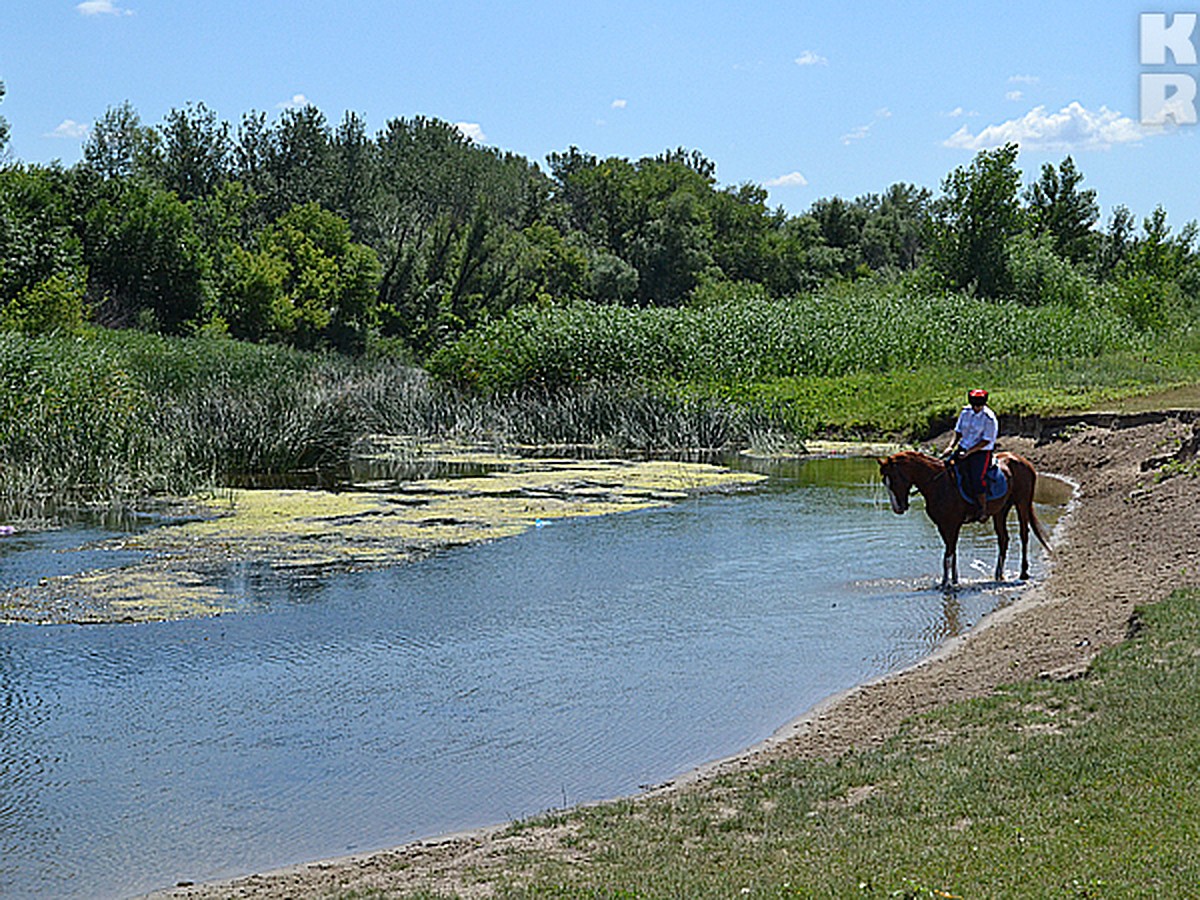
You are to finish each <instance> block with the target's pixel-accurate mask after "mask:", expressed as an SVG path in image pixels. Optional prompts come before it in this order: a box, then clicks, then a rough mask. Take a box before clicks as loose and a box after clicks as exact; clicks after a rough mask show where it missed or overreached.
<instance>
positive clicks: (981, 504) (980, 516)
mask: <svg viewBox="0 0 1200 900" xmlns="http://www.w3.org/2000/svg"><path fill="white" fill-rule="evenodd" d="M975 505H976V506H977V507H978V508H979V511H978V513H977V515H976V517H975V521H976V522H986V521H987V520H988V514H987V495H986V494H980V495H979V496H978V497H976V498H975Z"/></svg>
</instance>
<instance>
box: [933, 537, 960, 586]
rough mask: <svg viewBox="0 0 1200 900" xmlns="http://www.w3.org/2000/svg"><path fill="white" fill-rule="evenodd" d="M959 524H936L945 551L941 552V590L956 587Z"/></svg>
mask: <svg viewBox="0 0 1200 900" xmlns="http://www.w3.org/2000/svg"><path fill="white" fill-rule="evenodd" d="M959 527H961V526H959V525H938V531H940V532H941V534H942V543H944V544H945V545H946V551H945V553H943V554H942V590H943V591H945V590H949V589H950V587H951V586H953V587H958V530H959Z"/></svg>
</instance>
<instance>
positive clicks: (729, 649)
mask: <svg viewBox="0 0 1200 900" xmlns="http://www.w3.org/2000/svg"><path fill="white" fill-rule="evenodd" d="M1040 515H1041V516H1042V518H1043V521H1045V522H1046V523H1047V525H1050V524H1052V522H1053V520H1054V511H1053V510H1049V509H1045V508H1043V509H1041V511H1040ZM1012 518H1013V519H1014V520H1015V515H1014V516H1013V517H1012ZM1013 525H1014V527H1013V531H1014V532H1015V521H1014V523H1013ZM98 536H100V534H99V533H97V532H89V531H60V532H54V533H51V534H48V535H44V536H41V537H39V538H36V539H24V540H22V541H19V542H15V543H12V544H10V545H7V546H4V547H0V582H2V583H3V586H5V587H8V586H12V585H14V584H17V583H20V582H21V581H22V579H25V580H28V579H29V578H33V577H37V576H38V575H45V574H47V573H48V572H50V571H55V572H57V571H62V570H67V569H70V568H71V567H75V568H85V567H91V566H95V565H101V564H106V563H108V564H112V563H117V562H120V560H119V559H112V560H106V559H104V558H100V557H98V556H97V554H96V553H95V552H93V551H78V550H72V549H71V548H72V547H77V546H80V545H81V544H85V543H86V542H87V541H88V540H90V539H94V538H96V537H98ZM1014 538H1015V535H1014ZM1012 555H1013V556H1014V557H1015V558H1016V559H1017V560H1018V561H1019V542H1018V541H1016V540H1015V539H1014V546H1013V549H1012ZM994 558H995V539H994V537H992V536H991V530H990V527H987V528H984V527H969V528H968V529H967V530H966V533H965V535H964V540H963V543H962V545H961V547H960V552H959V562H960V569H961V570H962V574H963V576H964V580H965V581H966V582H967V584H966V585H965V587H964V588H963V589H962V590H960V591H959V592H958V593H957V594H956V595H954V596H945V595H943V594H942V592H940V591H939V590H937V589H936V588H935V577H938V576H940V570H941V543H940V540H939V538H938V536H937V533H936V531H935V530H934V529H933V527H932V525H931V524H930V523H929V521H928V520H927V519H926V517H925V516H924V513H923V511H922V509H921V507H920V503H919V501H918V503H917V504H915V506H914V509H913V510H912V511H911V512H910V513H909V514H908V515H906V516H903V517H897V516H895V515H893V514H892V513H891V512H890V510H889V508H888V505H887V502H886V499H885V497H884V495H883V489H882V487H881V486H880V485H879V483H878V478H877V467H876V466H875V465H874V463H873V462H870V461H864V460H846V459H840V460H812V461H807V462H804V463H800V464H794V465H791V466H787V467H781V468H778V469H776V470H775V471H774V473H773V477H772V479H771V480H770V481H769V482H768V483H767V484H766V485H765V486H764V487H762V488H759V489H757V490H754V491H751V492H745V493H737V494H732V495H724V494H708V495H702V496H697V497H695V498H692V499H689V500H686V501H684V502H680V503H678V504H676V505H674V506H671V507H670V508H666V509H655V510H648V511H642V512H635V513H626V514H621V515H614V516H608V517H603V518H592V519H576V520H570V521H560V522H552V523H549V524H546V525H545V526H544V527H539V528H536V529H533V530H530V531H528V532H527V533H525V534H523V535H521V536H519V537H515V538H509V539H504V540H500V541H497V542H494V543H490V544H484V545H478V546H473V547H468V548H460V549H456V550H452V551H447V552H444V553H442V554H439V555H436V556H434V557H432V558H430V559H427V560H424V561H421V562H419V563H414V564H410V565H405V566H399V567H395V568H391V569H386V570H381V571H373V572H360V573H350V574H339V575H326V576H320V577H311V576H310V577H303V576H296V575H294V574H293V575H289V576H283V575H280V574H277V573H272V572H271V571H269V570H265V569H262V568H256V567H254V566H244V567H241V568H239V569H237V570H234V571H231V572H229V573H228V578H229V580H230V586H232V587H233V588H235V589H236V591H237V592H238V593H240V594H242V595H244V596H245V597H246V598H247V603H246V605H245V611H243V612H239V613H236V614H232V615H226V616H221V617H217V618H209V619H199V620H189V621H177V622H163V623H149V624H140V625H108V626H40V627H39V626H32V625H6V626H0V729H2V734H3V744H2V747H0V772H2V773H3V779H2V782H0V895H3V896H16V897H26V896H28V897H85V896H86V897H101V898H103V897H128V896H131V895H134V894H138V893H141V892H145V891H149V890H152V889H155V888H162V887H168V886H171V885H173V884H175V883H176V882H179V881H200V880H208V879H214V878H221V877H228V876H233V875H237V874H243V873H247V872H251V871H257V870H262V869H265V868H272V867H278V866H282V865H287V864H291V863H296V862H301V861H305V860H312V859H317V858H324V857H330V856H338V855H344V854H347V853H353V852H362V851H367V850H370V849H376V848H380V847H384V846H390V845H395V844H399V843H403V842H406V841H410V840H413V839H417V838H420V837H427V836H432V835H435V834H438V833H443V832H446V831H452V830H461V829H465V828H470V827H475V826H480V825H485V824H493V823H498V822H503V821H506V820H509V819H513V818H518V817H525V816H529V815H532V814H536V813H539V812H543V811H547V810H550V809H554V808H558V807H562V806H564V805H573V804H577V803H581V802H587V801H593V800H598V799H602V798H608V797H615V796H621V795H626V794H630V793H633V792H636V791H638V790H639V789H640V788H642V787H643V786H646V785H651V784H656V783H661V782H663V781H665V780H669V779H671V778H673V777H675V776H677V775H680V774H681V773H684V772H686V771H688V770H690V769H692V768H694V767H696V766H698V765H701V764H703V763H705V762H707V761H711V760H713V759H716V758H720V757H723V756H726V755H729V754H732V753H734V752H736V751H738V750H740V749H742V748H745V747H747V746H749V745H751V744H754V743H756V742H758V741H760V740H762V739H763V738H765V737H767V736H768V735H769V734H771V733H772V732H773V731H774V730H775V729H776V728H778V727H779V726H781V725H782V724H784V723H785V722H787V721H788V720H790V719H792V718H794V717H795V716H797V715H799V714H801V713H803V712H804V711H805V710H806V709H808V708H809V707H811V706H813V705H814V704H816V703H817V702H819V701H820V700H822V699H823V698H825V697H827V696H829V695H831V694H833V693H836V692H838V691H841V690H843V689H845V688H848V687H850V686H852V685H854V684H856V683H860V682H862V681H864V680H866V679H869V678H872V677H874V676H877V675H880V674H882V673H884V672H887V671H889V670H892V669H895V668H898V667H902V666H905V665H908V664H911V663H912V662H914V661H916V660H918V659H919V658H921V657H922V656H924V655H926V654H928V653H929V652H930V651H931V650H932V649H933V648H935V647H936V646H938V645H939V644H940V643H941V642H943V641H944V640H945V639H946V638H947V637H949V636H951V635H953V634H957V633H960V632H961V631H963V630H965V629H966V628H968V627H970V625H971V624H973V623H975V622H977V621H978V620H979V619H980V618H981V617H982V616H983V615H985V614H986V613H987V612H988V611H989V610H990V609H992V608H994V607H995V606H996V605H997V604H998V603H1001V602H1004V601H1005V600H1007V599H1010V598H1011V597H1012V593H1011V592H1006V591H1000V590H997V589H996V586H995V585H992V584H991V583H990V581H989V579H990V572H991V568H992V565H993V562H994ZM1034 559H1035V565H1034V570H1035V572H1040V571H1041V554H1040V552H1037V553H1035V554H1034ZM1013 575H1015V563H1011V564H1010V577H1011V576H1013Z"/></svg>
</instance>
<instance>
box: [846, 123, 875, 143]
mask: <svg viewBox="0 0 1200 900" xmlns="http://www.w3.org/2000/svg"><path fill="white" fill-rule="evenodd" d="M874 124H875V123H874V122H868V123H867V124H866V125H857V126H855V127H854V128H852V129H850V130H849V131H847V132H846V133H845V134H843V135H842V143H843V144H847V145H848V144H852V143H854V142H855V141H861V140H864V139H866V136H867V135H868V134H870V133H871V126H872V125H874Z"/></svg>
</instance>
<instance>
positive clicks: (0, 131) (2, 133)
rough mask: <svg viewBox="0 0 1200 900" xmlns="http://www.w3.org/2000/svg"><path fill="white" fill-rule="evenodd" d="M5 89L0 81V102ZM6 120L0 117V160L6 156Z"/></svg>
mask: <svg viewBox="0 0 1200 900" xmlns="http://www.w3.org/2000/svg"><path fill="white" fill-rule="evenodd" d="M4 93H5V87H4V82H3V81H0V101H3V100H4ZM8 135H9V130H8V119H6V118H4V116H0V160H3V159H5V158H6V157H7V156H8Z"/></svg>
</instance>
